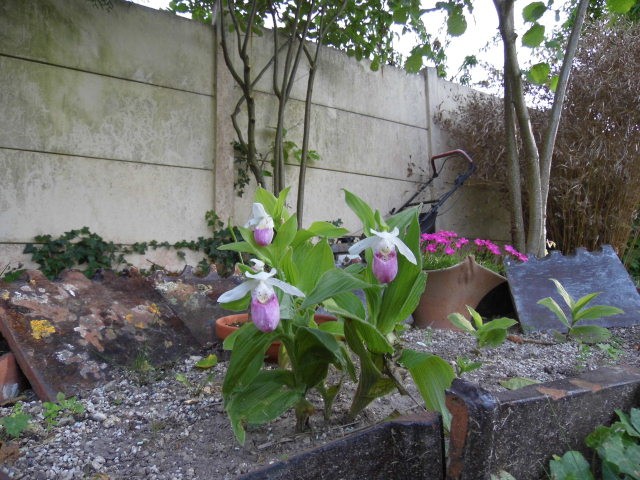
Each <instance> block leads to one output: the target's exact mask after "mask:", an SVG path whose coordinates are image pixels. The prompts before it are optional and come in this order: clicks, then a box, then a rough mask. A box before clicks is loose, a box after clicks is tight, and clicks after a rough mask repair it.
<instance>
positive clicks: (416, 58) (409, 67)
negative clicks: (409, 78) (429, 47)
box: [404, 49, 422, 73]
mask: <svg viewBox="0 0 640 480" xmlns="http://www.w3.org/2000/svg"><path fill="white" fill-rule="evenodd" d="M404 68H405V70H406V71H407V72H409V73H418V72H419V71H420V69H421V68H422V51H421V50H416V49H413V50H412V51H411V54H410V55H409V57H408V58H407V60H406V61H405V62H404Z"/></svg>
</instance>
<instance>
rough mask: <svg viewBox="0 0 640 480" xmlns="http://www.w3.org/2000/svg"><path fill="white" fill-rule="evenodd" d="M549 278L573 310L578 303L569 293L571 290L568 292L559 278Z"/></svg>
mask: <svg viewBox="0 0 640 480" xmlns="http://www.w3.org/2000/svg"><path fill="white" fill-rule="evenodd" d="M549 280H551V281H552V282H553V284H554V285H555V286H556V290H557V292H558V293H559V294H560V296H561V297H562V299H563V300H564V303H565V304H566V305H567V306H568V307H569V308H570V309H571V310H573V309H574V307H575V305H576V303H575V301H574V300H573V297H572V296H571V295H569V292H567V290H566V289H565V288H564V287H563V286H562V284H561V283H560V282H559V281H558V280H556V279H555V278H550V279H549Z"/></svg>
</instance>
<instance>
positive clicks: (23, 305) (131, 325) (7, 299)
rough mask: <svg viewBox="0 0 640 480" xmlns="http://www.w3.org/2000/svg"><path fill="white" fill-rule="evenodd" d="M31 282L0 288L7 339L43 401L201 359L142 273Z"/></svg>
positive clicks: (0, 318) (71, 274)
mask: <svg viewBox="0 0 640 480" xmlns="http://www.w3.org/2000/svg"><path fill="white" fill-rule="evenodd" d="M25 277H26V278H25V279H24V280H21V281H17V282H14V283H12V284H1V285H0V332H1V333H2V335H3V336H4V338H5V339H6V340H7V342H8V344H9V347H10V348H11V351H12V352H13V354H14V355H15V356H16V359H17V361H18V364H19V365H20V368H21V370H22V371H23V372H24V374H25V375H26V377H27V378H28V380H29V382H30V383H31V386H32V387H33V389H34V391H35V392H36V394H37V395H38V397H40V399H41V400H49V401H55V398H56V394H57V393H58V392H63V393H64V394H65V395H75V394H79V393H81V392H82V391H84V390H87V389H91V388H93V387H94V386H95V385H97V384H99V383H101V382H105V381H107V380H109V379H111V378H113V377H112V375H113V373H114V369H113V367H115V366H120V367H129V368H134V369H135V368H139V367H143V366H144V364H145V363H148V364H150V365H152V366H160V365H163V364H165V363H169V362H172V361H175V360H178V359H182V358H184V357H185V356H187V355H189V354H191V353H194V352H196V351H197V348H198V343H197V341H196V340H195V338H194V337H193V336H192V335H191V333H190V332H189V330H188V329H187V328H186V327H185V326H184V324H183V323H182V322H181V320H180V319H179V318H178V317H177V316H176V315H175V314H174V312H173V311H172V310H171V308H170V307H169V305H168V303H167V302H166V301H165V300H164V299H163V298H162V297H161V296H160V294H159V293H157V292H156V291H155V290H154V289H153V288H152V286H151V284H150V283H149V281H148V280H147V279H145V278H143V277H141V276H139V275H136V274H135V272H133V273H132V274H131V275H130V276H124V275H116V274H114V273H113V272H104V274H103V276H102V277H101V278H98V279H94V280H89V279H87V278H86V277H85V276H84V275H83V274H82V273H81V272H79V271H67V272H65V273H63V275H62V278H61V280H60V281H56V282H51V281H49V280H48V279H47V278H45V277H44V276H43V275H42V273H41V272H39V271H35V270H34V271H28V272H27V274H26V276H25Z"/></svg>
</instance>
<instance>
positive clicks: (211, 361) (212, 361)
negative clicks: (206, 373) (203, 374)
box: [195, 353, 218, 370]
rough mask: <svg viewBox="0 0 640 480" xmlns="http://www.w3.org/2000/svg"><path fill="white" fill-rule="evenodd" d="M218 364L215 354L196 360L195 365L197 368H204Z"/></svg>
mask: <svg viewBox="0 0 640 480" xmlns="http://www.w3.org/2000/svg"><path fill="white" fill-rule="evenodd" d="M217 364H218V357H217V356H216V355H215V354H213V353H212V354H211V355H207V356H206V357H204V358H203V359H200V360H198V361H197V362H196V364H195V366H196V367H197V368H202V369H204V370H206V369H208V368H213V367H215V366H216V365H217Z"/></svg>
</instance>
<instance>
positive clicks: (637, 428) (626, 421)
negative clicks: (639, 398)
mask: <svg viewBox="0 0 640 480" xmlns="http://www.w3.org/2000/svg"><path fill="white" fill-rule="evenodd" d="M616 413H617V414H618V418H619V419H620V424H621V425H622V426H623V427H624V429H625V431H626V432H627V435H629V436H631V437H636V438H640V409H638V408H632V409H631V413H630V415H627V414H626V413H624V412H623V411H622V410H619V409H616Z"/></svg>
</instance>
